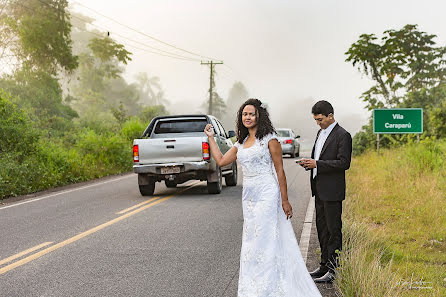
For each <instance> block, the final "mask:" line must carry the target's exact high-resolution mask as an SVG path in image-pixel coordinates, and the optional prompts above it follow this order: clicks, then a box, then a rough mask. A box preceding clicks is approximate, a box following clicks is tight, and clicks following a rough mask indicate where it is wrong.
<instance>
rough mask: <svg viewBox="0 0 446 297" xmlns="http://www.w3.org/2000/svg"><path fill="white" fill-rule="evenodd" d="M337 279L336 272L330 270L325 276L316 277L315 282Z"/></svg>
mask: <svg viewBox="0 0 446 297" xmlns="http://www.w3.org/2000/svg"><path fill="white" fill-rule="evenodd" d="M334 279H335V274H334V273H333V272H332V271H328V272H327V273H326V274H324V276H322V277H320V278H316V279H315V280H314V282H315V283H332V282H333V281H334Z"/></svg>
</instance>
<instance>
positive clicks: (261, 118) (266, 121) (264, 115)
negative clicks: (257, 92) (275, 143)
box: [237, 98, 276, 144]
mask: <svg viewBox="0 0 446 297" xmlns="http://www.w3.org/2000/svg"><path fill="white" fill-rule="evenodd" d="M246 105H252V106H254V108H255V109H256V119H257V132H256V138H257V139H259V140H260V139H262V138H263V137H265V136H266V135H268V134H270V133H276V129H274V127H273V124H272V123H271V120H270V118H269V113H268V110H266V106H265V105H264V104H262V101H260V100H259V99H253V98H251V99H248V100H246V101H245V103H243V104H242V106H240V108H239V110H238V112H237V141H238V143H240V144H242V143H243V140H245V138H246V136H248V134H249V131H248V128H246V127H245V126H244V125H243V122H242V113H243V109H244V108H245V106H246Z"/></svg>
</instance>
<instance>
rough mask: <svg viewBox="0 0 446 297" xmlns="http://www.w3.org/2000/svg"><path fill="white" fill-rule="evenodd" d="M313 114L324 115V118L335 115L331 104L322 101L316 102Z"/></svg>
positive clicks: (312, 110)
mask: <svg viewBox="0 0 446 297" xmlns="http://www.w3.org/2000/svg"><path fill="white" fill-rule="evenodd" d="M311 113H312V114H314V115H316V114H323V115H324V116H326V117H328V115H329V114H330V113H331V114H334V110H333V106H331V104H330V102H328V101H325V100H321V101H318V102H316V104H315V105H313V108H311Z"/></svg>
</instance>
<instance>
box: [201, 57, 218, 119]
mask: <svg viewBox="0 0 446 297" xmlns="http://www.w3.org/2000/svg"><path fill="white" fill-rule="evenodd" d="M217 64H223V62H214V61H209V62H201V65H211V75H210V78H209V110H208V114H212V93H213V88H214V65H217Z"/></svg>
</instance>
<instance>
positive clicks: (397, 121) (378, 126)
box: [373, 108, 423, 154]
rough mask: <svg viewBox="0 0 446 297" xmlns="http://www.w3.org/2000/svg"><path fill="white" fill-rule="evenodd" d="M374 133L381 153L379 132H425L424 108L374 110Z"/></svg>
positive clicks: (418, 137) (418, 136)
mask: <svg viewBox="0 0 446 297" xmlns="http://www.w3.org/2000/svg"><path fill="white" fill-rule="evenodd" d="M373 133H374V134H376V149H377V151H378V154H379V134H417V139H418V141H419V140H420V134H422V133H423V109H422V108H389V109H374V110H373Z"/></svg>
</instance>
